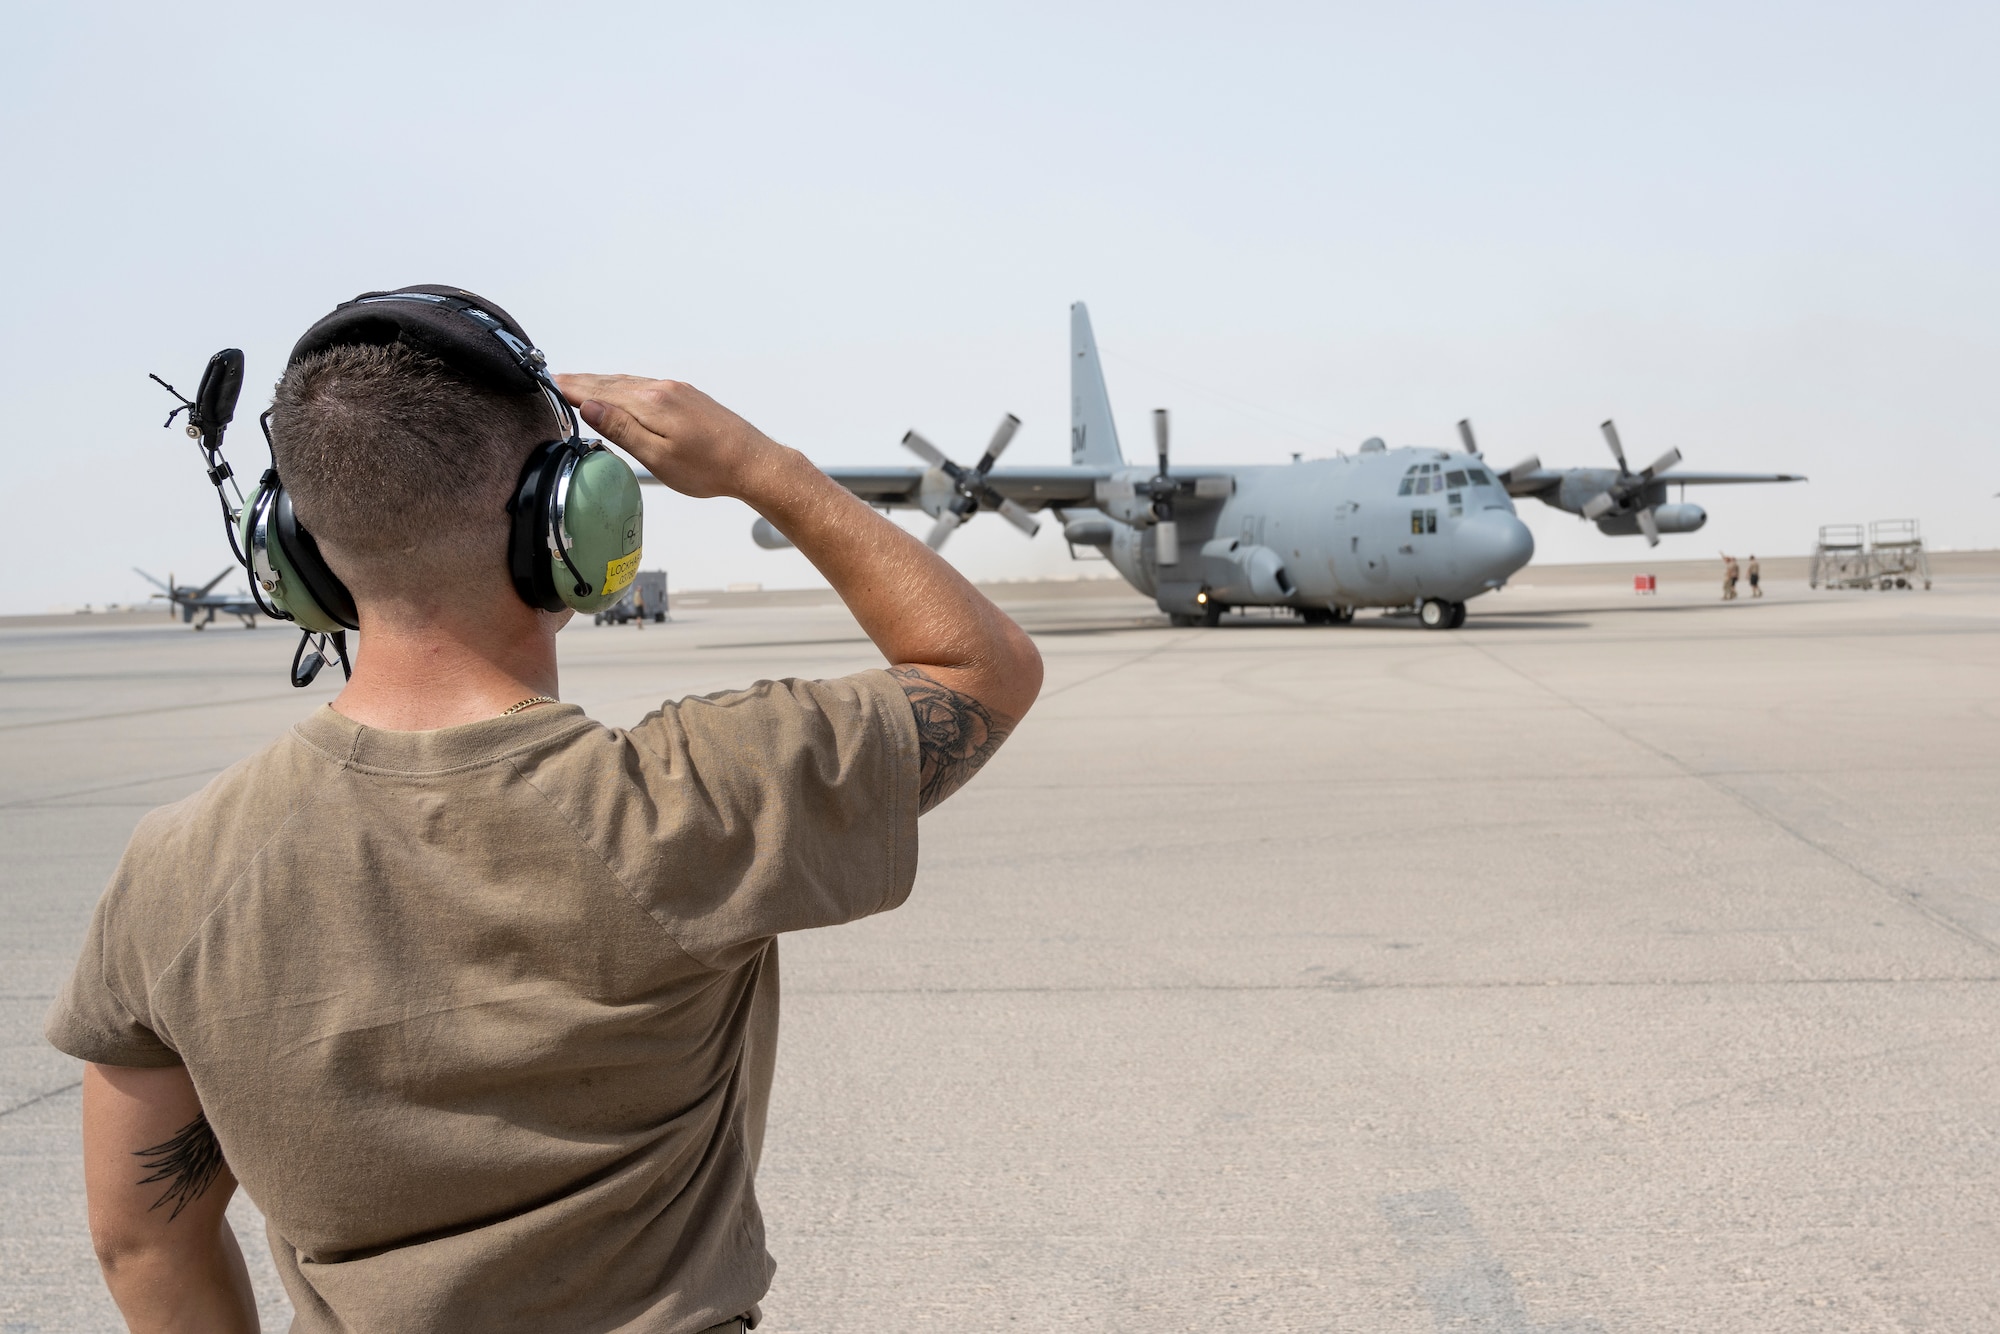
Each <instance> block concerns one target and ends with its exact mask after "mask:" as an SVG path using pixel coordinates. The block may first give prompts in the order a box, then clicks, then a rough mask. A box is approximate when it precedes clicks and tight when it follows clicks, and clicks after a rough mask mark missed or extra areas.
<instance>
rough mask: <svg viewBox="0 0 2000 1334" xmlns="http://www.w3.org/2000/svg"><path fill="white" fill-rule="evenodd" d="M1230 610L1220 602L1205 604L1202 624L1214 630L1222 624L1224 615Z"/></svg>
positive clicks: (1202, 612) (1202, 611) (1202, 610)
mask: <svg viewBox="0 0 2000 1334" xmlns="http://www.w3.org/2000/svg"><path fill="white" fill-rule="evenodd" d="M1226 610H1228V609H1227V608H1226V607H1224V606H1223V605H1222V604H1221V603H1220V602H1209V603H1205V604H1203V606H1202V609H1201V623H1202V624H1203V625H1205V626H1207V627H1208V628H1209V629H1211V630H1213V629H1214V628H1215V627H1216V626H1218V625H1221V624H1222V613H1223V612H1224V611H1226Z"/></svg>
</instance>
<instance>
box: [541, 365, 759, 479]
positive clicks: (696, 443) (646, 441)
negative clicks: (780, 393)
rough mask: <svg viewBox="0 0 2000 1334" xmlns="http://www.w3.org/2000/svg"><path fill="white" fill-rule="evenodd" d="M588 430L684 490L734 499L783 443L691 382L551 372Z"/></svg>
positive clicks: (755, 477) (656, 475) (629, 376)
mask: <svg viewBox="0 0 2000 1334" xmlns="http://www.w3.org/2000/svg"><path fill="white" fill-rule="evenodd" d="M555 380H556V385H557V387H558V388H560V389H561V390H562V391H563V396H564V397H565V398H567V399H569V401H570V402H571V403H574V404H575V405H576V409H577V411H578V413H580V414H581V415H582V417H583V419H584V420H585V421H586V422H588V423H590V426H591V428H592V429H593V430H597V431H602V432H603V433H604V435H605V437H606V438H607V439H609V440H610V441H611V442H612V443H613V444H615V445H617V446H618V447H619V448H621V449H623V450H624V451H625V452H626V453H628V454H630V455H631V456H632V457H633V458H635V459H637V460H639V462H640V463H642V464H644V465H645V467H646V470H647V471H649V472H651V473H652V474H653V476H655V477H657V478H659V479H660V480H661V481H662V482H664V483H666V484H667V485H668V486H671V487H672V488H673V489H674V490H676V491H679V492H681V493H682V494H684V495H690V496H696V497H702V498H706V497H709V496H734V497H736V498H738V499H744V498H747V496H748V495H749V494H750V493H751V492H754V491H755V490H756V489H757V482H758V480H759V479H758V477H757V474H758V473H759V472H760V471H762V470H767V469H768V468H769V467H770V466H771V465H773V464H774V463H776V462H777V460H778V457H779V456H780V455H781V454H783V453H785V452H787V451H785V450H784V448H783V446H781V445H779V444H778V443H777V442H776V441H774V440H772V439H771V438H770V437H769V436H767V435H765V434H764V433H763V432H762V431H760V430H758V429H757V428H756V427H754V426H752V425H751V424H750V423H749V422H747V421H745V420H743V418H741V417H739V416H737V415H736V414H735V413H733V412H731V411H730V410H729V409H728V408H725V407H723V406H722V405H721V404H720V403H718V402H716V401H715V400H714V399H712V398H710V397H709V396H708V395H707V394H704V393H702V392H701V390H699V389H696V388H695V387H694V386H693V385H691V384H683V383H681V382H680V381H679V380H648V379H645V378H644V377H642V376H637V375H558V376H556V377H555Z"/></svg>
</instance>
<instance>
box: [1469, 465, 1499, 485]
mask: <svg viewBox="0 0 2000 1334" xmlns="http://www.w3.org/2000/svg"><path fill="white" fill-rule="evenodd" d="M1465 472H1466V475H1467V476H1468V477H1470V478H1472V480H1473V481H1474V482H1476V483H1477V484H1479V485H1480V486H1491V485H1492V484H1493V478H1492V476H1491V474H1489V473H1488V472H1487V471H1486V469H1484V468H1467V469H1466V470H1465Z"/></svg>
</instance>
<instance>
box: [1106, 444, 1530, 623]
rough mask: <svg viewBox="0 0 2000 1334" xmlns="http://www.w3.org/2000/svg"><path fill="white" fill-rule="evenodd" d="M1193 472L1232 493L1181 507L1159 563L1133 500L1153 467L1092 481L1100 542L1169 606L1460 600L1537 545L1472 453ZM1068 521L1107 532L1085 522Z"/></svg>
mask: <svg viewBox="0 0 2000 1334" xmlns="http://www.w3.org/2000/svg"><path fill="white" fill-rule="evenodd" d="M1175 471H1176V472H1180V471H1182V469H1180V468H1176V469H1175ZM1185 471H1186V472H1188V473H1191V474H1195V475H1197V476H1199V477H1201V478H1202V479H1204V481H1205V482H1212V481H1214V480H1219V479H1222V478H1227V479H1229V482H1230V483H1231V485H1230V486H1229V487H1228V494H1227V495H1224V496H1220V497H1209V498H1201V497H1190V498H1185V499H1182V500H1180V501H1179V502H1178V504H1177V507H1176V516H1175V517H1176V522H1177V524H1178V527H1179V542H1178V546H1179V548H1180V551H1179V556H1180V558H1179V560H1178V561H1176V562H1175V563H1174V564H1172V565H1165V566H1163V565H1160V564H1159V563H1158V560H1157V558H1156V557H1157V542H1156V529H1155V527H1154V526H1153V524H1152V523H1151V521H1150V516H1149V514H1148V512H1147V503H1146V501H1145V498H1144V496H1143V495H1134V487H1135V484H1137V485H1141V486H1143V484H1144V482H1145V480H1146V479H1147V478H1148V477H1149V476H1150V475H1151V474H1152V469H1149V468H1144V467H1126V468H1122V469H1119V470H1118V471H1116V472H1115V473H1114V474H1113V475H1112V477H1111V478H1110V479H1109V480H1107V481H1105V482H1103V483H1100V484H1099V486H1098V488H1097V504H1098V508H1099V509H1100V510H1101V511H1102V512H1103V513H1104V515H1105V516H1106V518H1107V519H1108V520H1110V521H1111V522H1110V523H1109V524H1108V527H1109V530H1110V531H1109V534H1108V536H1109V540H1108V541H1099V542H1095V543H1093V545H1102V546H1103V547H1104V550H1105V554H1106V555H1107V556H1108V557H1109V558H1110V560H1111V563H1112V564H1113V565H1114V566H1115V567H1116V568H1117V570H1118V572H1119V573H1120V574H1122V575H1123V576H1124V577H1125V579H1126V580H1127V581H1128V582H1129V583H1131V585H1132V586H1133V587H1134V588H1136V589H1138V590H1139V591H1140V592H1142V593H1145V594H1146V595H1147V596H1149V597H1152V598H1154V599H1155V600H1156V601H1157V602H1158V603H1159V605H1160V607H1161V609H1162V610H1164V611H1167V612H1170V613H1175V614H1180V615H1192V614H1197V613H1199V612H1202V611H1204V610H1205V609H1206V607H1207V605H1208V604H1209V603H1211V602H1213V603H1220V604H1222V605H1223V606H1226V607H1244V606H1289V607H1296V608H1302V609H1303V608H1324V607H1334V608H1345V609H1349V610H1351V609H1353V608H1356V607H1402V606H1410V605H1413V604H1416V603H1421V602H1423V601H1426V600H1429V599H1436V600H1438V601H1441V602H1446V603H1462V602H1466V601H1468V600H1470V599H1471V598H1474V597H1477V596H1478V595H1479V594H1481V593H1486V592H1490V591H1492V590H1493V589H1496V588H1499V587H1500V586H1501V585H1503V584H1505V583H1506V582H1507V580H1508V579H1509V578H1510V577H1511V576H1512V575H1513V574H1514V572H1515V571H1517V570H1519V569H1520V568H1521V567H1522V566H1524V565H1526V564H1527V563H1528V561H1529V558H1530V557H1532V556H1533V555H1534V551H1535V540H1534V536H1533V534H1532V533H1530V532H1529V531H1528V527H1527V525H1526V524H1524V523H1522V522H1521V520H1520V519H1519V518H1518V517H1517V516H1516V514H1515V512H1514V505H1513V502H1512V501H1511V500H1510V499H1509V498H1508V496H1507V492H1506V489H1505V488H1504V487H1503V486H1502V485H1501V483H1500V481H1499V479H1498V478H1497V477H1495V475H1494V473H1493V471H1492V469H1490V468H1489V467H1487V465H1486V463H1485V461H1484V460H1483V459H1479V458H1476V457H1473V456H1471V455H1467V454H1459V453H1451V452H1447V451H1445V450H1439V449H1427V448H1404V449H1373V450H1363V451H1362V452H1361V453H1359V454H1352V455H1345V456H1341V457H1338V458H1330V459H1311V460H1301V461H1298V462H1295V463H1290V464H1276V465H1268V464H1267V465H1239V466H1234V467H1220V468H1218V467H1215V466H1213V465H1210V466H1206V467H1202V466H1196V467H1191V468H1188V469H1186V470H1185ZM1209 489H1211V490H1215V489H1220V488H1216V487H1213V486H1212V485H1211V486H1210V487H1209ZM1071 527H1072V528H1073V529H1074V528H1081V529H1083V530H1084V532H1083V534H1082V535H1083V536H1086V537H1097V538H1102V537H1104V536H1105V534H1104V533H1103V532H1102V531H1101V530H1097V531H1091V525H1090V522H1089V521H1085V522H1084V523H1083V524H1081V525H1072V526H1071Z"/></svg>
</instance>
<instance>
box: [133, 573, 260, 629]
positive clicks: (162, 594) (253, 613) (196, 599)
mask: <svg viewBox="0 0 2000 1334" xmlns="http://www.w3.org/2000/svg"><path fill="white" fill-rule="evenodd" d="M235 568H236V567H235V566H233V565H232V566H230V567H229V570H233V569H235ZM229 570H224V571H223V572H222V573H221V574H218V575H216V576H215V578H213V579H211V580H209V581H208V582H207V583H205V584H202V585H201V586H199V587H196V586H195V585H194V584H177V583H175V582H174V576H173V574H172V572H169V573H168V574H167V582H165V583H164V584H163V583H161V582H160V581H159V580H158V579H155V578H154V577H153V576H152V575H150V574H147V573H146V572H145V571H144V570H142V569H140V568H139V567H138V566H136V565H135V566H133V567H132V573H134V574H136V575H138V576H139V577H140V578H141V579H144V580H145V581H146V582H147V583H149V584H151V585H152V586H153V587H155V588H157V589H159V590H160V591H159V592H157V593H154V594H152V596H153V597H156V598H165V599H166V600H167V615H169V616H171V615H173V614H174V613H175V612H176V611H178V612H179V613H180V614H181V620H182V621H183V622H185V623H186V624H188V625H192V626H193V627H194V628H195V629H197V630H204V629H206V628H208V627H209V626H210V625H212V624H214V623H215V618H216V616H217V614H221V615H223V616H239V617H241V618H242V620H243V628H244V629H245V630H255V629H256V628H257V617H258V615H259V614H260V613H259V611H258V608H257V604H256V603H255V602H253V601H252V600H251V598H250V595H249V594H248V593H217V592H216V591H215V586H216V585H217V584H219V583H221V582H222V581H223V580H224V579H227V578H228V577H229ZM198 611H199V612H207V613H208V614H207V615H206V616H204V617H203V618H202V619H201V620H199V621H197V620H196V619H195V618H194V616H195V613H196V612H198Z"/></svg>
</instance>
